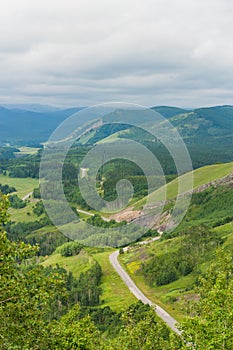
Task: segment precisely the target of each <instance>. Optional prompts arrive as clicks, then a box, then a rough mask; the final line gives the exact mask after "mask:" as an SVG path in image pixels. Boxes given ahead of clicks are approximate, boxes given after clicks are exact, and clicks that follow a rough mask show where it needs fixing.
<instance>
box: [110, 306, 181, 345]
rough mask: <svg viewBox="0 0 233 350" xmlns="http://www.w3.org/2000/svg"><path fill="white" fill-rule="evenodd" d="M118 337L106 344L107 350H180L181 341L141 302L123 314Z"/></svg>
mask: <svg viewBox="0 0 233 350" xmlns="http://www.w3.org/2000/svg"><path fill="white" fill-rule="evenodd" d="M122 319H123V323H124V325H123V327H122V329H121V331H120V333H119V336H118V337H116V338H115V339H114V340H111V342H109V344H107V349H109V350H118V349H121V350H170V349H174V350H175V349H181V346H182V344H181V343H182V342H181V339H180V338H179V337H178V336H177V335H175V334H173V332H172V331H170V329H169V328H168V327H167V325H166V324H165V323H164V322H163V321H162V320H160V319H159V318H158V317H157V316H156V314H155V312H154V310H153V309H152V308H150V307H149V305H143V304H142V303H141V302H138V303H136V304H135V305H132V306H131V307H129V309H128V310H127V311H126V312H125V313H123V315H122Z"/></svg>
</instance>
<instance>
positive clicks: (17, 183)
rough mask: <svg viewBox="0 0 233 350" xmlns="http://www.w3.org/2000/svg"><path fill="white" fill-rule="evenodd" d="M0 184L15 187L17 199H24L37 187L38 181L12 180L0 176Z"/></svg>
mask: <svg viewBox="0 0 233 350" xmlns="http://www.w3.org/2000/svg"><path fill="white" fill-rule="evenodd" d="M0 183H1V184H2V185H5V184H6V185H9V186H12V187H15V188H16V190H17V195H18V196H19V197H21V198H22V197H24V196H25V195H26V194H27V193H29V192H32V191H33V189H34V188H36V187H38V186H39V180H38V179H32V178H22V179H21V178H18V177H17V178H14V177H9V176H5V175H0Z"/></svg>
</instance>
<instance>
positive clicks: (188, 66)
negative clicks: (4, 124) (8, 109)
mask: <svg viewBox="0 0 233 350" xmlns="http://www.w3.org/2000/svg"><path fill="white" fill-rule="evenodd" d="M0 26H1V30H0V77H1V79H0V103H16V102H17V103H19V102H22V103H32V102H40V103H50V104H55V105H64V106H70V105H92V104H95V103H101V102H106V101H118V100H121V101H125V102H127V101H128V102H135V103H140V104H144V105H158V104H169V105H171V104H174V105H180V106H187V107H193V106H200V105H212V104H233V73H232V68H233V44H232V43H233V3H232V1H231V0H204V1H203V0H195V1H193V0H139V1H135V0H134V1H132V0H124V1H123V0H118V1H113V0H108V1H107V0H98V1H95V0H85V1H83V0H66V1H64V0H59V1H57V0H56V1H54V0H47V1H45V0H41V1H31V0H21V1H17V0H10V1H9V2H4V3H3V4H1V12H0Z"/></svg>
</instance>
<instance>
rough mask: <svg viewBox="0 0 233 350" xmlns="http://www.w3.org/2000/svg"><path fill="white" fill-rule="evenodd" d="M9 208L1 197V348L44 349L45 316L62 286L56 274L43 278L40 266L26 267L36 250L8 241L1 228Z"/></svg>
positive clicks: (6, 200) (6, 218)
mask: <svg viewBox="0 0 233 350" xmlns="http://www.w3.org/2000/svg"><path fill="white" fill-rule="evenodd" d="M8 206H9V201H8V199H7V197H6V196H4V195H2V194H0V330H1V333H0V348H1V349H7V350H8V349H13V348H14V349H15V348H17V347H18V348H19V349H28V348H29V349H46V348H47V347H46V342H47V334H46V324H45V321H44V316H45V315H46V313H47V305H48V303H49V300H50V299H51V298H52V297H53V295H54V292H55V290H57V289H58V288H62V283H63V282H62V280H61V278H60V277H59V275H57V274H51V275H49V276H45V274H44V273H43V267H42V266H34V267H28V266H27V264H26V262H27V259H28V258H31V257H33V256H34V255H35V254H36V253H37V251H38V247H37V246H35V247H32V246H30V245H28V244H25V243H22V242H21V243H15V242H11V241H9V240H8V239H7V237H6V233H5V232H4V230H3V224H6V222H7V221H8V219H9V217H8V214H7V208H8Z"/></svg>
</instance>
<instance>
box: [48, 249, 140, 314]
mask: <svg viewBox="0 0 233 350" xmlns="http://www.w3.org/2000/svg"><path fill="white" fill-rule="evenodd" d="M112 251H113V249H110V248H109V249H108V248H85V250H84V251H82V252H81V253H80V254H79V255H77V256H73V257H67V258H66V257H62V256H61V255H60V254H53V255H51V256H50V257H48V258H47V259H46V260H45V261H44V262H43V265H44V266H49V265H52V266H55V265H56V264H57V263H58V264H59V265H60V266H62V267H64V268H65V269H66V270H67V271H71V272H72V273H73V274H74V276H75V277H78V276H79V275H80V273H81V272H85V271H86V270H87V269H88V268H90V266H91V265H92V264H93V263H94V261H98V262H99V264H100V265H101V267H102V271H103V277H102V281H101V288H102V291H103V294H102V296H101V300H102V306H110V307H111V308H112V309H113V310H115V311H121V310H124V309H125V307H127V306H129V305H130V304H132V303H133V302H135V301H136V299H135V297H134V296H133V294H132V293H131V292H130V291H129V290H128V288H127V287H126V286H125V284H124V282H123V281H122V280H121V279H120V277H119V276H118V274H117V273H116V272H115V270H114V269H113V267H112V265H111V264H110V262H109V254H110V253H111V252H112Z"/></svg>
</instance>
